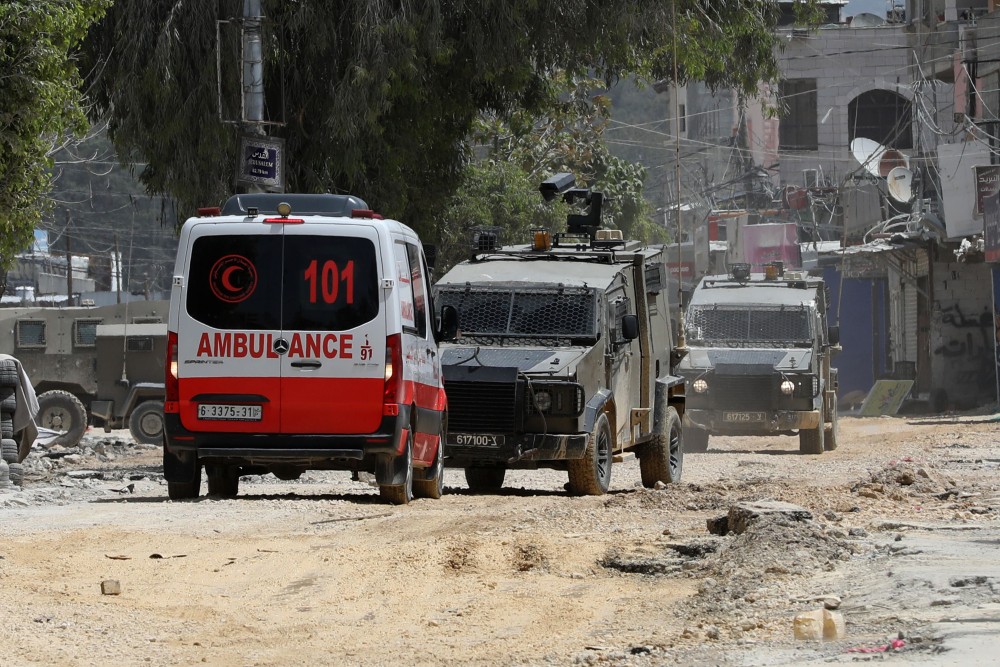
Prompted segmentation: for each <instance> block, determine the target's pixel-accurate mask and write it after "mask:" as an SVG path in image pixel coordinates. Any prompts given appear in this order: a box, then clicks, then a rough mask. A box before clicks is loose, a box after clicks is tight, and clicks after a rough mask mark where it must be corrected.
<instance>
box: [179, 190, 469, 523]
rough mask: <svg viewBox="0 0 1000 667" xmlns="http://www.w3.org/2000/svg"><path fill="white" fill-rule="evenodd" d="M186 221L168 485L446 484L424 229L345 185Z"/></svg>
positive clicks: (440, 330)
mask: <svg viewBox="0 0 1000 667" xmlns="http://www.w3.org/2000/svg"><path fill="white" fill-rule="evenodd" d="M199 213H200V214H201V215H200V217H196V218H191V219H190V220H188V221H187V222H186V223H185V224H184V227H183V228H182V230H181V235H180V244H179V248H178V253H177V263H176V268H175V270H174V277H173V285H172V289H171V295H170V316H169V322H168V327H167V329H168V334H167V335H168V341H167V347H168V353H167V367H166V401H165V403H164V413H165V428H164V448H163V463H164V466H163V467H164V475H165V477H166V479H167V488H168V491H169V495H170V498H172V499H182V498H194V497H197V496H198V494H199V491H200V488H201V471H202V467H204V468H205V471H206V474H207V477H208V493H209V494H211V495H221V496H228V497H232V496H235V495H236V494H237V492H238V489H239V478H240V476H241V475H247V474H263V473H267V472H271V473H274V474H275V475H276V476H277V477H279V478H281V479H295V478H297V477H298V476H299V475H301V474H302V472H303V471H304V470H309V469H327V470H331V469H332V470H351V471H354V472H355V473H357V472H369V473H374V474H375V479H376V482H377V483H378V485H379V489H380V493H381V495H382V497H383V498H385V499H386V500H388V501H389V502H392V503H395V504H403V503H407V502H409V500H410V499H411V498H412V497H413V496H414V495H416V496H423V497H431V498H438V497H440V495H441V493H442V490H443V483H444V466H443V456H444V453H443V447H444V442H445V439H444V437H442V436H443V434H444V432H445V427H446V424H447V402H446V398H445V394H444V389H443V385H442V382H441V364H440V358H439V356H438V353H437V340H438V339H439V338H442V337H452V336H454V329H455V322H456V321H457V318H456V317H455V313H454V312H453V310H450V309H445V312H444V313H442V316H441V318H440V320H441V324H440V326H439V327H436V326H435V320H436V318H435V317H434V310H433V306H432V302H431V295H430V290H429V286H430V277H429V276H428V272H427V263H426V261H425V258H424V252H423V249H422V246H421V243H420V240H419V239H418V237H417V235H416V234H415V233H414V232H413V230H411V229H410V228H409V227H406V226H405V225H403V224H401V223H399V222H396V221H394V220H385V219H382V218H381V216H379V215H378V214H375V213H373V212H372V211H371V210H370V209H369V208H368V206H367V205H366V204H365V202H364V201H362V200H360V199H358V198H357V197H353V196H349V195H306V194H263V193H261V194H246V195H238V196H235V197H232V198H230V199H229V200H228V201H227V202H226V204H225V205H224V206H223V207H222V208H221V209H202V210H201V211H199Z"/></svg>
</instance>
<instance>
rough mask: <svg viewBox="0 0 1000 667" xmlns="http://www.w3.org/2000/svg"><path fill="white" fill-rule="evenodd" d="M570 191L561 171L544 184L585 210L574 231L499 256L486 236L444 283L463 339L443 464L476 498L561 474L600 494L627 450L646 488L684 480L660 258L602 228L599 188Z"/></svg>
mask: <svg viewBox="0 0 1000 667" xmlns="http://www.w3.org/2000/svg"><path fill="white" fill-rule="evenodd" d="M572 185H573V179H572V177H571V176H569V175H567V174H560V175H557V176H555V177H553V178H552V179H549V180H548V181H546V183H545V184H543V186H542V192H543V195H544V194H546V193H548V194H551V195H552V196H555V195H556V194H561V195H563V197H564V198H567V199H572V198H583V199H584V200H585V202H586V203H587V204H589V207H590V208H589V213H587V214H584V215H571V216H569V219H568V223H569V225H568V231H567V232H566V233H562V234H555V235H554V236H553V235H550V234H549V233H548V232H545V231H541V230H539V231H537V232H535V233H534V238H533V243H532V244H530V245H526V246H504V247H501V246H500V245H498V243H497V237H496V233H495V232H492V231H482V232H480V233H479V234H478V237H477V239H476V246H475V254H474V257H473V258H472V259H471V260H468V261H465V262H462V263H461V264H459V265H457V266H456V267H454V268H453V269H452V270H451V271H449V272H448V273H447V274H446V275H444V276H443V277H442V278H441V279H440V280H439V281H438V282H437V284H436V286H435V296H436V300H437V302H438V305H440V306H447V305H451V306H454V307H455V308H456V309H457V310H458V313H459V316H458V320H459V331H460V333H459V338H458V340H457V341H456V342H454V343H448V344H444V345H442V347H441V350H442V359H441V361H442V372H443V373H444V380H445V383H444V384H445V391H446V393H447V396H448V406H449V414H448V439H447V448H446V450H445V451H446V458H445V464H446V465H447V466H451V467H461V468H464V469H465V478H466V481H467V482H468V485H469V487H470V488H471V489H472V490H473V491H491V490H497V489H499V488H500V487H501V486H502V485H503V480H504V477H505V474H506V471H507V470H508V469H516V468H555V469H559V470H566V471H567V472H568V474H569V485H568V488H569V490H570V492H572V493H576V494H587V495H600V494H603V493H605V492H606V491H607V490H608V486H609V484H610V481H611V467H612V463H613V462H614V461H616V460H622V457H623V455H625V454H626V453H634V454H635V455H636V456H638V458H639V462H640V469H641V476H642V483H643V484H644V485H645V486H653V485H655V484H656V483H657V482H664V483H667V482H676V481H677V480H679V479H680V475H681V470H682V463H683V455H684V450H683V447H682V441H681V427H680V415H681V414H682V413H683V411H684V385H683V380H682V379H681V378H680V377H676V376H674V375H673V373H672V370H671V369H672V368H673V361H674V360H675V359H676V355H675V354H672V352H674V350H673V344H672V343H673V342H672V329H671V322H670V312H669V308H668V303H667V290H666V289H665V288H666V270H665V265H664V257H663V250H662V249H661V248H651V247H646V246H643V245H642V244H641V243H638V242H635V241H625V240H622V238H621V232H620V231H618V230H606V229H601V228H600V227H601V225H600V205H601V195H600V193H596V192H590V191H588V190H579V189H573V188H572Z"/></svg>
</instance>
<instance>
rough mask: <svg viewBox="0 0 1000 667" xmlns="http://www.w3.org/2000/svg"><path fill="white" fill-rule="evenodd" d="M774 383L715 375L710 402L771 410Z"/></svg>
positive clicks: (730, 407) (766, 379) (729, 407)
mask: <svg viewBox="0 0 1000 667" xmlns="http://www.w3.org/2000/svg"><path fill="white" fill-rule="evenodd" d="M774 383H775V376H772V375H764V376H760V375H716V376H715V378H714V379H713V380H712V382H711V387H712V389H711V393H712V403H713V405H715V407H716V408H721V409H724V410H771V409H773V408H775V407H776V405H777V402H778V393H777V388H776V387H775V385H774ZM449 398H450V396H449Z"/></svg>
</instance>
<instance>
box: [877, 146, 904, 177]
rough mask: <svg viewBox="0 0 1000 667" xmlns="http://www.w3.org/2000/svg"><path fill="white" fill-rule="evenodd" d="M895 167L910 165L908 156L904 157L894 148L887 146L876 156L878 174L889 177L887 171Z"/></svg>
mask: <svg viewBox="0 0 1000 667" xmlns="http://www.w3.org/2000/svg"><path fill="white" fill-rule="evenodd" d="M896 167H906V168H907V169H908V168H909V167H910V158H908V157H906V156H905V155H903V154H902V153H900V152H899V151H897V150H896V149H895V148H887V149H885V150H883V151H882V155H881V156H880V157H879V158H878V175H879V176H882V177H884V178H888V177H889V173H890V172H891V171H892V170H893V169H895V168H896Z"/></svg>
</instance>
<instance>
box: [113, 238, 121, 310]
mask: <svg viewBox="0 0 1000 667" xmlns="http://www.w3.org/2000/svg"><path fill="white" fill-rule="evenodd" d="M111 264H112V268H111V270H112V274H113V275H114V279H115V292H116V294H117V302H118V303H121V302H122V255H121V253H120V252H118V232H115V256H114V259H112V260H111Z"/></svg>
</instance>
